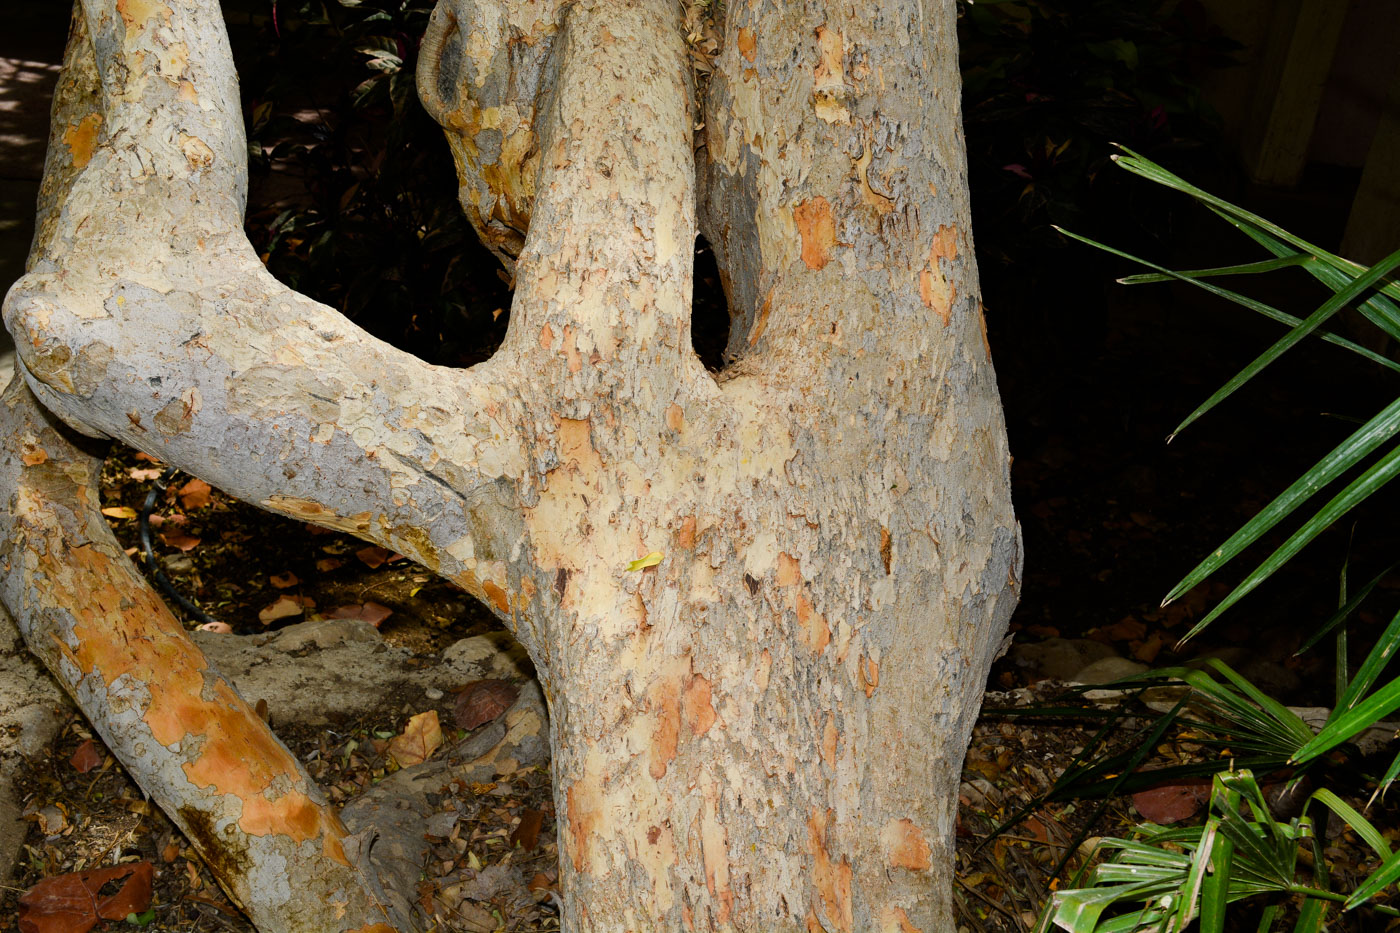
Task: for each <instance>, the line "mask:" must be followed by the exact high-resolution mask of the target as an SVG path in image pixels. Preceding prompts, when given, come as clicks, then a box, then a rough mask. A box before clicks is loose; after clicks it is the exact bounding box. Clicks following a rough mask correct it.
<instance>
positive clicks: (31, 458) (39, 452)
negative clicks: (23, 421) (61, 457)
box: [19, 437, 49, 467]
mask: <svg viewBox="0 0 1400 933" xmlns="http://www.w3.org/2000/svg"><path fill="white" fill-rule="evenodd" d="M48 459H49V453H48V451H46V450H45V449H44V448H42V447H40V446H39V442H38V441H37V440H35V439H34V438H32V437H26V438H25V439H24V441H23V442H22V443H21V444H20V449H19V462H20V463H22V464H24V465H25V466H27V467H32V466H38V465H39V464H41V463H44V462H45V461H47V460H48Z"/></svg>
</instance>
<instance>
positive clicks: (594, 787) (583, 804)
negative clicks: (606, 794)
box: [564, 770, 602, 871]
mask: <svg viewBox="0 0 1400 933" xmlns="http://www.w3.org/2000/svg"><path fill="white" fill-rule="evenodd" d="M601 796H602V795H601V794H600V793H599V789H598V782H597V779H596V778H594V777H593V776H591V775H589V774H588V773H587V771H586V770H585V772H584V775H583V777H581V778H580V779H579V780H578V781H576V782H575V783H574V784H573V785H572V786H571V787H570V788H569V790H568V792H567V793H565V795H564V800H565V808H566V810H567V811H568V814H569V834H568V836H567V840H566V841H567V850H568V854H569V858H570V859H571V860H572V861H573V863H574V871H587V870H588V869H587V866H588V837H589V836H590V835H592V834H593V828H594V827H595V826H597V825H598V820H599V817H600V816H601V813H602V801H601V799H600V798H601Z"/></svg>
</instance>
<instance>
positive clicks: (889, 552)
mask: <svg viewBox="0 0 1400 933" xmlns="http://www.w3.org/2000/svg"><path fill="white" fill-rule="evenodd" d="M893 557H894V548H893V545H892V544H891V542H890V530H889V529H888V528H885V527H883V526H882V527H881V528H880V561H881V562H882V563H883V564H884V565H885V576H889V573H890V563H891V561H892V559H893Z"/></svg>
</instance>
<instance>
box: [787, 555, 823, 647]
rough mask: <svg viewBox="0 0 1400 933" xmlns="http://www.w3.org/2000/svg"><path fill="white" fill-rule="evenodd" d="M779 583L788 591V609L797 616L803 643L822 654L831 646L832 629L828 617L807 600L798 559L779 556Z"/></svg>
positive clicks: (789, 556)
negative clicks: (828, 623)
mask: <svg viewBox="0 0 1400 933" xmlns="http://www.w3.org/2000/svg"><path fill="white" fill-rule="evenodd" d="M777 583H778V586H780V587H783V588H784V589H785V590H787V591H788V593H787V598H786V603H787V608H788V609H790V610H791V611H792V612H793V613H794V614H795V615H796V616H797V627H798V630H799V631H800V632H801V634H802V641H803V643H804V644H806V646H807V647H808V648H810V649H811V650H812V651H813V652H815V653H817V654H820V653H821V652H822V651H824V650H825V649H826V646H827V645H829V644H831V627H830V626H829V625H827V624H826V617H825V616H824V615H822V614H821V613H820V612H817V611H816V609H815V608H814V607H813V606H812V601H811V600H810V599H808V598H807V593H806V588H805V586H804V585H803V582H802V564H801V562H800V561H798V559H797V558H795V557H793V556H791V555H789V554H787V553H779V554H778V572H777Z"/></svg>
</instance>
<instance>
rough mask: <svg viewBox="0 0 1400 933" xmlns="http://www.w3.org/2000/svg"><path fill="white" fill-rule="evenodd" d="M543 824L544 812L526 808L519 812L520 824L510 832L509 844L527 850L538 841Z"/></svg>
mask: <svg viewBox="0 0 1400 933" xmlns="http://www.w3.org/2000/svg"><path fill="white" fill-rule="evenodd" d="M542 826H544V812H543V811H541V810H534V809H526V810H523V811H521V813H520V825H519V826H517V827H515V830H514V831H513V832H512V833H511V834H510V844H511V845H513V846H520V848H522V849H524V850H525V851H526V852H529V851H530V850H531V849H533V848H534V847H535V846H536V845H538V844H539V841H540V828H541V827H542Z"/></svg>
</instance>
